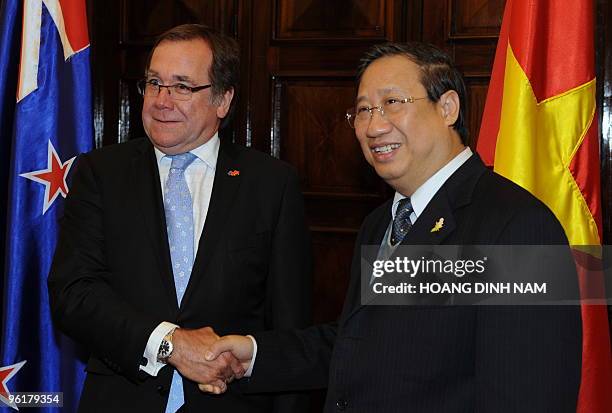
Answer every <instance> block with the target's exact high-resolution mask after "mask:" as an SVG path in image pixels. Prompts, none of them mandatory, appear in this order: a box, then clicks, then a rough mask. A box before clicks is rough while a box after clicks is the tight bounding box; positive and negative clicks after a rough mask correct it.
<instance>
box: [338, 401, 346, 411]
mask: <svg viewBox="0 0 612 413" xmlns="http://www.w3.org/2000/svg"><path fill="white" fill-rule="evenodd" d="M336 407H337V408H338V410H341V411H342V410H346V408H347V407H348V402H347V401H346V400H344V399H338V401H337V402H336Z"/></svg>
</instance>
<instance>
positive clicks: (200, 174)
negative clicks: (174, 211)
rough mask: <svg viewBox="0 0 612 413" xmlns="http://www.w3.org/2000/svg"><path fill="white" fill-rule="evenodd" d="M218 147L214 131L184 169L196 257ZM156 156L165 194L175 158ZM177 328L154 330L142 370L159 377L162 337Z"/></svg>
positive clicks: (158, 153)
mask: <svg viewBox="0 0 612 413" xmlns="http://www.w3.org/2000/svg"><path fill="white" fill-rule="evenodd" d="M219 146H220V141H219V136H218V134H216V133H215V135H214V136H213V137H212V138H211V139H209V140H208V141H207V142H206V143H204V144H203V145H201V146H198V147H197V148H195V149H192V150H191V151H190V152H191V153H192V154H194V155H195V156H196V159H195V160H194V161H193V162H192V163H191V164H189V166H188V167H187V168H186V169H185V180H186V181H187V187H188V188H189V192H190V193H191V198H192V201H193V224H194V229H195V233H194V234H193V254H194V259H195V255H196V254H197V253H198V245H199V244H200V237H201V236H202V230H203V229H204V223H205V222H206V214H207V213H208V207H209V205H210V196H211V194H212V188H213V182H214V180H215V168H216V167H217V157H218V156H219ZM155 157H156V158H157V168H158V169H159V184H160V185H161V188H162V191H161V192H162V197H164V186H165V184H166V180H167V179H168V175H169V173H170V165H171V164H172V159H171V158H170V157H169V156H167V155H166V154H164V153H163V152H162V151H160V150H159V149H157V148H155ZM176 327H178V326H177V325H175V324H172V323H170V322H167V321H163V322H162V323H160V324H159V325H158V326H157V327H156V328H155V330H153V332H152V333H151V335H150V336H149V340H148V341H147V346H146V348H145V351H144V357H145V358H146V359H147V365H146V366H142V365H141V366H140V370H143V371H145V372H146V373H148V374H150V375H152V376H156V375H157V373H158V372H159V370H160V369H161V368H162V367H164V366H165V364H164V363H160V362H158V361H157V353H158V351H159V346H160V344H161V342H162V339H163V338H164V337H165V336H166V334H168V333H169V332H170V331H172V330H173V329H175V328H176Z"/></svg>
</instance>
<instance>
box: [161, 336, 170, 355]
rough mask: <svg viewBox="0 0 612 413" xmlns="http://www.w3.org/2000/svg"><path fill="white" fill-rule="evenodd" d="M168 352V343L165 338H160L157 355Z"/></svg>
mask: <svg viewBox="0 0 612 413" xmlns="http://www.w3.org/2000/svg"><path fill="white" fill-rule="evenodd" d="M169 352H170V343H168V342H167V341H166V340H162V342H161V345H160V346H159V355H160V356H162V357H164V356H166V355H167V354H168V353H169Z"/></svg>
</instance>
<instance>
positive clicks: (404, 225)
mask: <svg viewBox="0 0 612 413" xmlns="http://www.w3.org/2000/svg"><path fill="white" fill-rule="evenodd" d="M413 212H414V209H413V208H412V204H411V203H410V198H404V199H402V200H401V201H399V202H398V204H397V209H396V210H395V219H393V227H392V228H391V245H393V246H395V245H397V244H398V243H400V242H402V240H403V239H404V236H406V234H407V233H408V231H409V230H410V228H412V222H411V221H410V214H412V213H413Z"/></svg>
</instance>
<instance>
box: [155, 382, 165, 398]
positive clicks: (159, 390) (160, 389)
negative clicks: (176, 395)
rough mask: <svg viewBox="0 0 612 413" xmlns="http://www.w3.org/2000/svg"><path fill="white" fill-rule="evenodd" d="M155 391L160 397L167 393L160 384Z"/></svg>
mask: <svg viewBox="0 0 612 413" xmlns="http://www.w3.org/2000/svg"><path fill="white" fill-rule="evenodd" d="M156 390H157V392H158V393H159V394H161V395H162V396H165V395H166V393H168V391H167V390H166V389H165V388H164V386H162V385H161V384H160V385H159V386H157V387H156Z"/></svg>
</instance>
